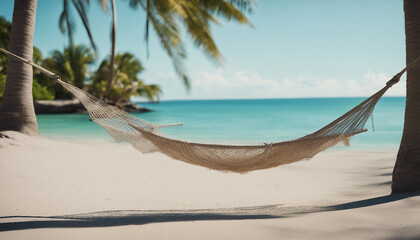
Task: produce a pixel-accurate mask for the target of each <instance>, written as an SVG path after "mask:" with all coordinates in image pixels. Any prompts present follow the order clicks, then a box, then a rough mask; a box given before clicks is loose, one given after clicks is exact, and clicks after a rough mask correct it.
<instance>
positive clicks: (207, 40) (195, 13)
mask: <svg viewBox="0 0 420 240" xmlns="http://www.w3.org/2000/svg"><path fill="white" fill-rule="evenodd" d="M254 2H255V1H254V0H230V1H228V0H213V1H209V0H177V1H169V0H130V1H129V4H130V6H131V7H133V8H138V7H139V6H140V8H142V9H143V10H144V11H145V12H146V30H145V32H146V33H145V38H146V43H147V42H148V39H149V25H150V24H152V26H153V28H154V29H155V31H156V33H157V35H158V37H159V39H160V42H161V45H162V47H163V48H164V49H165V51H166V52H167V54H168V56H169V57H170V58H171V60H172V63H173V66H174V68H175V72H176V73H177V74H178V76H179V78H181V79H182V80H183V82H184V85H185V86H186V87H187V89H188V88H189V86H190V79H189V77H188V75H187V71H186V69H185V66H184V61H185V60H186V58H187V52H186V50H185V48H184V46H183V41H182V38H181V36H180V35H181V33H180V25H183V26H185V29H186V30H187V34H188V35H190V36H191V38H192V39H193V41H194V43H195V45H196V46H197V47H198V48H201V49H202V50H203V51H204V53H205V54H206V55H207V56H208V57H209V58H210V59H211V60H213V61H214V62H215V63H216V64H220V63H221V62H222V59H223V58H222V55H221V53H220V52H219V49H218V48H217V46H216V44H215V42H214V40H213V38H212V34H211V30H210V24H211V23H214V24H220V22H219V21H218V20H217V17H222V18H225V19H226V20H228V21H229V20H235V21H237V22H238V23H240V24H247V25H249V26H252V25H251V23H250V22H249V21H248V19H247V18H246V17H245V15H244V14H243V13H242V12H241V11H240V10H239V9H241V10H245V11H248V12H250V11H251V10H252V8H253V6H254ZM72 3H73V5H74V7H75V8H76V10H77V11H78V13H79V16H80V18H81V19H82V22H83V24H84V27H85V29H86V31H87V33H88V35H89V39H90V41H91V44H92V46H93V47H95V43H94V40H93V38H92V35H91V33H90V32H91V31H90V28H89V24H88V19H87V15H86V11H85V9H86V8H87V4H88V3H89V1H88V0H72ZM99 3H100V4H101V6H102V8H103V9H104V10H106V11H108V8H107V5H108V0H99ZM110 5H111V12H112V27H111V44H112V46H111V55H110V64H111V68H110V71H109V72H108V76H107V79H108V82H107V87H106V91H105V92H104V93H103V97H104V98H108V95H109V94H110V91H111V88H112V84H113V81H114V79H113V71H111V69H113V67H112V66H113V62H114V54H115V45H116V25H117V13H116V4H115V0H111V4H110ZM238 8H239V9H238ZM69 12H70V7H69V0H63V11H62V14H61V16H60V21H59V23H60V24H59V26H60V29H61V31H62V32H63V33H65V32H67V34H68V37H69V42H70V44H71V43H72V31H73V29H74V24H73V20H72V18H71V15H70V13H69ZM147 51H148V50H147Z"/></svg>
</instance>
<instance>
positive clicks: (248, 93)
mask: <svg viewBox="0 0 420 240" xmlns="http://www.w3.org/2000/svg"><path fill="white" fill-rule="evenodd" d="M116 5H117V16H118V26H117V47H116V48H117V52H125V51H128V52H131V53H133V54H135V55H136V56H137V57H138V58H139V59H141V61H142V63H143V64H144V66H145V67H146V71H145V72H144V73H142V74H141V76H140V77H141V78H142V79H144V80H145V82H147V83H157V84H160V85H161V86H162V88H163V91H164V94H163V96H162V99H164V100H165V99H232V98H234V99H238V98H300V97H338V96H368V95H371V94H372V93H374V92H375V91H376V90H378V89H379V88H380V87H382V86H383V85H384V84H385V82H386V81H387V79H388V78H390V77H392V76H393V75H394V74H395V73H396V72H398V71H400V70H401V69H402V68H403V66H404V64H405V36H404V13H403V2H402V0H354V1H348V0H318V1H313V0H295V1H291V0H289V1H286V0H265V1H264V0H260V1H259V2H258V4H257V7H256V9H255V11H254V12H253V13H252V14H250V15H249V19H250V21H251V22H252V24H253V25H254V28H249V27H247V26H244V25H238V24H236V23H234V22H222V26H213V27H212V29H213V33H214V39H215V40H216V43H217V45H218V47H219V49H220V50H221V52H222V54H223V56H224V64H223V65H222V66H217V65H215V64H214V63H213V62H212V61H209V60H208V59H207V58H206V57H205V56H204V54H202V52H201V51H200V50H199V49H196V48H195V47H194V46H193V45H192V44H191V42H190V41H189V39H188V37H185V38H184V39H185V40H186V42H187V44H186V46H187V50H188V53H189V54H188V60H187V62H186V66H187V69H188V72H189V74H190V76H191V78H192V89H191V91H190V92H189V93H188V92H187V91H186V90H185V88H184V87H183V85H182V83H181V81H180V80H178V79H177V78H176V76H175V74H174V71H173V67H172V63H171V61H170V59H169V58H168V57H167V56H166V54H165V52H164V51H163V50H162V49H161V47H160V44H159V41H158V39H157V38H156V35H155V33H154V32H153V31H152V34H151V38H150V45H149V49H150V57H149V58H147V57H146V45H145V42H144V27H145V15H144V13H143V12H142V11H141V10H140V9H137V10H134V9H130V8H129V7H128V1H127V0H117V1H116ZM61 8H62V1H60V0H38V7H37V18H36V26H35V36H34V45H35V46H37V47H38V48H40V49H41V51H42V53H43V54H44V56H46V55H48V54H49V53H50V52H51V51H52V50H55V49H59V50H62V49H63V48H64V47H65V46H66V44H67V39H66V37H65V36H63V35H62V34H61V33H60V32H59V29H58V18H59V14H60V12H61ZM12 14H13V1H12V0H3V1H1V2H0V15H2V16H5V17H6V19H8V20H11V19H12ZM72 15H73V16H74V19H75V20H76V21H75V22H76V25H77V27H76V29H77V30H76V34H75V42H76V43H82V44H85V45H87V46H89V41H88V38H87V36H86V33H85V31H84V29H83V27H82V25H81V22H80V21H79V19H78V18H77V13H76V11H75V10H74V9H73V12H72ZM89 19H90V26H91V28H92V32H93V36H94V38H95V39H96V43H97V45H98V48H99V59H100V60H101V59H103V58H104V57H106V56H108V54H109V52H110V47H111V44H110V38H109V35H110V26H111V16H110V15H109V14H107V13H105V12H104V11H102V10H101V8H100V7H99V4H97V1H95V0H91V7H90V9H89ZM99 62H100V61H98V63H99ZM91 70H94V67H93V68H92V69H91ZM387 94H388V95H389V96H403V95H405V83H404V82H402V83H400V84H398V85H396V86H395V87H393V89H391V90H390V91H389V92H388V93H387Z"/></svg>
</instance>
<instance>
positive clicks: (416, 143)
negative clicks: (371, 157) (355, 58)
mask: <svg viewBox="0 0 420 240" xmlns="http://www.w3.org/2000/svg"><path fill="white" fill-rule="evenodd" d="M404 13H405V35H406V62H407V64H409V63H410V62H412V61H413V60H415V59H417V58H418V57H420V14H419V13H420V1H419V0H404ZM417 190H420V65H419V64H416V66H414V67H413V68H410V69H408V71H407V99H406V108H405V119H404V130H403V136H402V139H401V145H400V149H399V152H398V156H397V161H396V163H395V167H394V172H393V175H392V192H393V193H398V192H410V191H417Z"/></svg>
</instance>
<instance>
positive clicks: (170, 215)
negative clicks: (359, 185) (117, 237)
mask: <svg viewBox="0 0 420 240" xmlns="http://www.w3.org/2000/svg"><path fill="white" fill-rule="evenodd" d="M414 196H420V192H416V193H405V194H393V195H385V196H381V197H375V198H369V199H364V200H360V201H354V202H348V203H344V204H338V205H330V206H324V207H316V206H312V207H311V206H298V207H282V206H281V205H265V206H255V207H242V208H219V209H193V210H189V209H187V210H114V211H101V212H93V213H83V214H72V215H62V216H3V217H0V221H1V220H3V219H12V218H30V219H34V218H35V219H38V220H30V221H11V222H2V223H0V232H3V231H13V230H26V229H40V228H94V227H111V226H125V225H143V224H149V223H162V222H180V221H212V220H245V219H272V218H285V217H293V216H297V215H303V214H309V213H317V212H332V211H342V210H350V209H357V208H364V207H371V206H376V205H381V204H385V203H390V202H395V201H398V200H401V199H405V198H410V197H414Z"/></svg>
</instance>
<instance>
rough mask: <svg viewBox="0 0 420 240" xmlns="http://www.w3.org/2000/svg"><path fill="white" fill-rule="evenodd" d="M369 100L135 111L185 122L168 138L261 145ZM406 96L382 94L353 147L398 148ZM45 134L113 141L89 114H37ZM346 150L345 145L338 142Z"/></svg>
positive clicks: (220, 103)
mask: <svg viewBox="0 0 420 240" xmlns="http://www.w3.org/2000/svg"><path fill="white" fill-rule="evenodd" d="M364 99H365V98H312V99H252V100H185V101H162V102H160V103H139V105H141V106H144V107H148V108H150V109H152V110H153V111H152V112H148V113H141V114H134V115H136V116H137V117H139V118H142V119H145V120H147V121H150V122H153V123H161V124H167V123H183V124H184V125H183V126H177V127H171V128H165V129H162V131H163V132H164V133H166V134H167V135H168V136H170V137H174V138H180V139H183V140H188V141H198V142H207V143H236V144H258V143H263V142H277V141H287V140H292V139H296V138H299V137H302V136H305V135H306V134H309V133H312V132H314V131H316V130H318V129H320V128H322V127H323V126H325V125H327V124H328V123H329V122H331V121H333V120H335V119H336V118H338V117H339V116H341V115H342V114H344V113H345V112H347V111H349V110H350V109H351V108H353V107H355V106H356V105H357V104H359V103H360V102H362V101H363V100H364ZM404 109H405V98H404V97H384V98H382V99H381V100H380V101H379V102H378V104H377V106H376V108H375V110H374V112H373V118H374V127H375V132H373V131H372V121H371V120H370V119H369V121H368V122H367V123H366V126H365V128H367V129H368V130H369V131H368V132H366V133H362V134H359V135H356V136H355V137H353V139H352V140H351V148H352V149H397V148H398V145H399V143H400V140H401V134H402V129H403V119H404ZM37 118H38V124H39V131H40V134H41V135H42V136H46V137H49V138H54V139H71V140H82V139H84V140H87V141H104V140H105V141H112V139H111V137H109V136H108V134H107V133H106V132H105V130H103V129H102V128H101V127H99V126H98V125H97V124H95V123H94V122H90V121H89V116H88V114H52V115H37ZM336 148H340V149H346V148H347V147H343V146H337V147H336Z"/></svg>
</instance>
